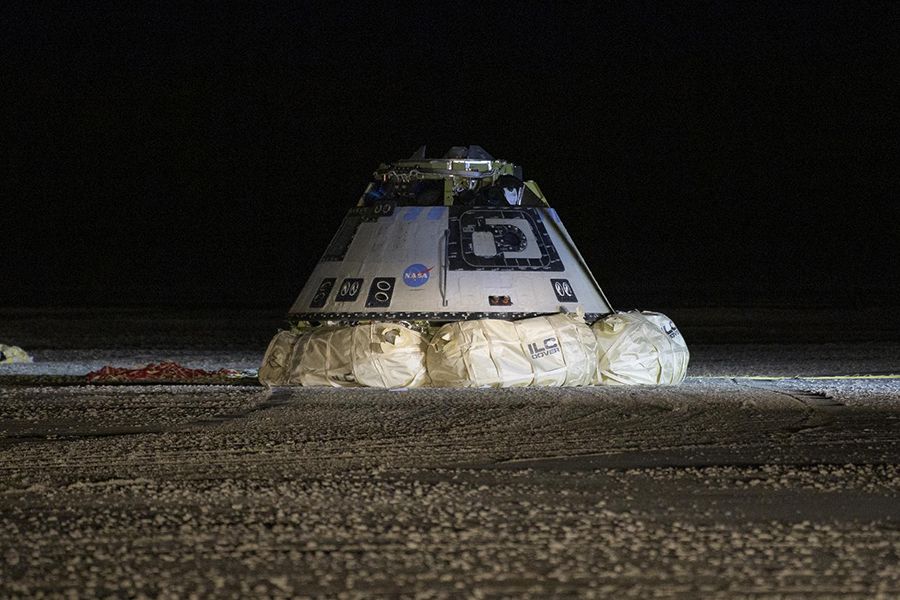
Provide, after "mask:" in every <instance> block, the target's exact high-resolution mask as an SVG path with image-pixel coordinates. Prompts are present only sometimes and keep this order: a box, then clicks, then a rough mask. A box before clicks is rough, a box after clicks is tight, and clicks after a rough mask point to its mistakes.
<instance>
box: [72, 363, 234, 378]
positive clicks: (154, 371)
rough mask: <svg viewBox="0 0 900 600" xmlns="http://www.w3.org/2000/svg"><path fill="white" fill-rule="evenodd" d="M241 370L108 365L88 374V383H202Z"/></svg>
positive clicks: (231, 375)
mask: <svg viewBox="0 0 900 600" xmlns="http://www.w3.org/2000/svg"><path fill="white" fill-rule="evenodd" d="M239 375H240V372H238V371H235V370H234V369H219V370H218V371H206V370H204V369H191V368H188V367H184V366H182V365H179V364H178V363H175V362H161V363H158V364H149V365H147V366H146V367H141V368H139V369H128V368H123V367H110V366H106V367H103V368H102V369H100V370H98V371H91V372H90V373H88V374H87V381H88V383H127V382H134V383H144V382H148V383H149V382H180V381H184V382H186V383H200V381H198V380H203V381H204V382H207V381H216V380H222V379H230V378H234V377H238V376H239Z"/></svg>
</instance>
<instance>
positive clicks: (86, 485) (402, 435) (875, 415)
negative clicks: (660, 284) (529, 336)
mask: <svg viewBox="0 0 900 600" xmlns="http://www.w3.org/2000/svg"><path fill="white" fill-rule="evenodd" d="M775 312H776V313H777V314H775V316H774V317H773V313H772V311H769V312H764V313H758V314H756V315H755V316H756V318H757V321H756V322H757V323H758V322H760V320H761V319H764V318H768V320H769V321H770V322H776V323H781V324H783V325H784V324H786V325H785V327H786V329H784V330H782V333H781V334H779V333H778V332H777V331H767V332H763V333H759V332H758V331H757V330H756V329H754V328H753V327H751V326H745V325H740V326H736V325H733V324H732V323H731V321H730V320H729V319H731V318H732V317H733V318H735V319H736V320H738V321H740V322H741V323H743V322H744V321H743V320H742V319H743V316H742V314H738V313H736V312H735V311H732V312H728V311H719V312H717V313H712V314H711V315H707V318H705V319H701V318H700V315H699V314H698V313H687V312H685V314H684V315H681V316H678V315H675V314H674V311H673V316H674V317H675V318H676V322H677V323H679V324H680V325H682V330H683V331H684V332H685V335H686V338H687V340H688V343H689V345H691V349H692V353H693V354H692V365H691V369H690V374H691V377H690V378H689V379H688V381H687V382H686V383H685V384H684V385H681V386H677V387H636V388H581V389H517V390H413V391H405V392H390V391H380V390H331V389H292V390H273V391H269V390H265V389H262V388H255V387H216V386H129V387H113V386H109V387H103V386H94V387H34V386H32V387H27V386H3V384H2V374H3V372H0V596H2V597H26V596H27V597H41V596H48V597H50V596H54V597H58V596H70V595H74V596H98V595H106V596H109V595H113V596H157V597H171V598H176V597H177V598H183V597H189V596H191V595H192V594H194V595H217V596H222V597H245V596H248V595H258V596H272V597H297V596H300V597H304V596H305V597H315V596H319V597H342V598H344V597H345V598H355V597H369V596H392V597H393V596H408V597H422V598H444V597H448V598H449V597H476V598H477V597H509V596H517V597H534V598H543V597H547V596H563V597H566V596H571V597H636V598H648V597H662V598H665V597H679V598H693V597H698V596H702V597H710V598H741V597H754V598H755V597H778V598H807V597H842V598H896V597H900V498H898V496H900V381H898V380H895V379H894V380H891V379H875V380H873V379H847V380H808V379H787V380H777V381H761V380H757V379H750V378H748V377H743V376H744V375H765V374H776V375H782V374H787V375H790V374H798V373H800V374H825V373H834V372H835V371H836V367H842V370H841V371H840V372H842V373H846V372H848V370H850V371H852V372H855V373H879V372H888V371H892V370H893V371H896V370H900V369H898V368H897V367H898V365H900V352H898V350H900V343H898V339H900V336H896V331H895V330H893V332H892V330H890V329H888V330H887V333H885V329H884V328H880V329H876V327H875V323H876V321H875V320H873V321H872V322H871V323H870V324H869V325H868V326H869V331H870V333H871V335H870V336H866V335H864V333H865V332H864V331H863V332H862V333H860V331H861V330H860V328H859V327H857V328H855V329H853V332H854V333H853V335H850V336H843V337H841V338H838V337H837V336H834V339H832V340H831V341H829V338H828V337H827V335H826V334H827V332H828V331H829V330H830V329H829V327H828V326H827V323H826V324H823V325H822V326H821V328H817V327H810V323H811V322H814V323H819V322H820V321H819V319H818V318H817V317H816V315H812V316H811V315H810V314H808V312H804V313H798V312H796V311H795V314H794V315H793V316H792V315H791V314H790V312H789V311H782V312H778V311H775ZM829 314H832V313H829ZM833 315H837V313H833ZM109 316H110V313H105V314H101V315H99V316H98V315H96V314H91V313H84V314H83V315H81V316H80V317H79V318H72V317H71V316H70V315H69V316H67V314H66V313H65V312H63V311H59V312H52V311H51V312H49V313H48V312H46V311H44V312H41V313H40V314H37V313H34V312H27V311H19V312H10V311H7V312H6V313H4V312H2V311H0V326H4V327H5V329H2V328H0V341H2V342H6V343H16V344H19V345H22V346H25V347H26V349H29V350H31V351H33V352H34V354H35V356H36V358H40V357H48V356H53V354H52V353H54V352H56V353H58V354H56V359H57V360H56V361H55V362H54V366H53V368H54V369H56V370H55V371H50V370H45V371H40V370H35V371H31V372H32V373H35V372H36V373H42V372H44V373H49V372H53V373H66V374H72V373H78V372H84V371H80V370H81V369H84V368H86V367H87V366H90V365H92V364H95V362H94V361H96V362H102V361H104V360H107V359H109V358H117V359H120V360H124V361H131V360H133V361H136V362H137V363H140V361H143V360H144V358H146V357H150V358H151V359H152V360H154V361H158V360H164V359H169V358H171V357H172V356H173V355H172V354H169V353H179V352H180V353H181V354H175V356H181V357H184V358H185V359H186V360H185V362H189V363H190V361H192V360H193V361H195V362H193V363H192V364H191V365H190V366H202V367H205V368H219V367H232V368H250V367H252V366H255V363H256V361H258V359H259V356H260V355H261V352H262V348H264V347H265V343H266V341H267V339H268V337H269V335H270V334H271V333H272V332H273V331H274V329H275V328H276V327H277V326H278V323H279V318H278V316H277V315H272V314H263V313H253V314H251V315H249V316H248V315H247V314H241V313H233V314H232V313H223V312H218V313H215V314H209V313H194V314H179V315H175V316H172V314H171V313H161V314H159V315H152V314H150V315H148V314H145V313H138V312H128V311H125V312H119V313H114V316H116V319H115V323H116V325H115V326H112V325H109V324H108V323H107V321H106V319H108V317H109ZM821 316H822V315H819V317H821ZM826 316H827V315H826ZM692 318H693V319H695V320H694V321H692ZM715 318H718V319H719V323H720V326H719V329H716V326H715V322H713V321H714V320H715ZM823 318H824V317H823ZM101 319H103V321H102V322H101ZM694 323H696V324H695V325H692V324H694ZM790 327H793V329H790ZM717 332H718V333H717ZM747 332H750V333H752V334H753V335H747ZM792 332H793V336H792V337H790V339H791V340H792V341H791V342H790V343H789V344H785V343H784V342H780V343H779V342H778V341H777V340H778V339H779V335H781V336H788V334H791V333H792ZM798 332H800V333H802V332H807V333H806V338H804V337H803V336H802V335H799V334H798ZM810 332H811V333H810ZM692 335H693V338H692ZM768 336H771V337H772V338H774V341H773V339H769V337H768ZM692 339H694V340H696V342H695V343H692ZM104 353H106V354H104ZM47 362H50V361H47ZM40 364H41V363H38V364H37V365H35V366H33V367H32V369H38V365H40ZM104 364H106V363H104ZM116 364H117V365H120V366H129V365H128V364H125V365H122V364H121V363H116ZM101 366H102V365H101ZM43 367H44V368H45V369H49V366H48V365H47V364H46V363H45V364H44V365H43ZM4 372H6V371H4Z"/></svg>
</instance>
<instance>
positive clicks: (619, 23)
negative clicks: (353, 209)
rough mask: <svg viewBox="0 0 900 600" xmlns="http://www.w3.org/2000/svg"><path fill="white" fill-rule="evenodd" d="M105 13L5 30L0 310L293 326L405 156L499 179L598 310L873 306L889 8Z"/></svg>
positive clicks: (35, 19)
mask: <svg viewBox="0 0 900 600" xmlns="http://www.w3.org/2000/svg"><path fill="white" fill-rule="evenodd" d="M126 4H127V3H123V4H122V6H117V7H115V8H109V9H100V8H93V9H87V8H85V7H84V6H81V5H79V4H73V5H71V6H70V8H68V9H66V10H50V9H41V8H35V7H33V6H32V5H31V4H27V3H26V4H22V5H20V6H19V7H10V6H9V5H6V8H3V9H0V10H2V11H3V14H2V16H3V19H2V25H0V26H2V28H3V32H2V34H0V44H2V61H0V62H2V64H0V75H2V86H0V88H2V91H0V94H2V96H3V106H4V108H3V110H2V128H3V129H2V138H0V139H2V141H3V143H2V150H0V157H2V165H3V169H2V189H0V192H2V202H3V208H2V211H0V224H2V227H0V231H2V240H0V247H2V248H3V257H2V259H0V260H2V262H0V265H2V266H0V304H4V305H22V306H33V305H48V304H51V305H54V304H61V305H79V306H88V305H118V304H130V305H140V304H163V305H176V304H178V305H209V306H215V305H226V304H227V305H247V306H250V305H257V306H261V305H264V306H271V307H275V308H277V307H283V308H284V310H285V311H287V309H288V308H289V305H290V303H291V302H292V301H293V299H294V297H295V296H296V294H297V293H298V292H299V290H300V288H301V286H302V285H303V283H304V281H305V279H306V277H307V276H308V275H309V273H310V272H311V270H312V267H313V266H314V264H315V262H316V261H317V260H318V258H319V256H320V255H321V253H322V251H323V250H324V248H325V246H326V244H327V242H328V240H329V239H330V237H331V235H332V234H333V233H334V231H335V229H336V227H337V226H338V224H339V223H340V221H341V218H342V216H343V214H344V213H345V211H346V210H347V209H348V208H349V207H350V206H352V205H353V204H354V203H355V202H356V201H357V199H358V198H359V195H360V193H361V192H362V190H363V189H364V187H365V185H366V183H367V181H368V180H369V178H370V176H371V173H372V171H373V170H374V169H375V167H377V166H378V164H379V163H380V162H382V161H389V160H392V159H396V158H405V157H406V156H408V155H410V154H411V153H412V152H413V151H414V150H415V149H416V148H417V147H418V146H420V145H421V144H427V145H428V147H429V148H430V149H431V150H432V152H431V154H436V155H441V154H443V153H444V151H445V150H446V149H447V148H449V147H450V146H452V145H468V144H478V145H481V146H483V147H484V148H486V149H487V150H488V151H489V152H491V153H492V154H493V155H494V156H496V157H498V158H505V159H508V160H511V161H514V162H516V163H517V164H521V165H522V166H523V167H524V172H525V176H526V178H530V179H535V180H536V181H537V182H538V183H539V184H540V186H541V188H542V190H543V191H544V193H545V194H546V195H547V197H548V199H549V200H550V203H551V205H552V206H554V207H555V208H556V209H557V210H558V212H559V214H560V216H561V218H562V220H563V222H564V223H565V224H566V225H567V227H568V228H569V230H570V232H571V234H572V236H573V238H574V239H575V241H576V243H578V245H579V247H580V249H581V251H582V253H583V254H584V255H585V258H586V259H587V261H588V263H589V264H590V265H591V266H592V268H593V270H594V273H595V275H596V277H597V279H598V280H599V281H600V283H601V285H602V286H603V288H604V290H605V291H606V293H607V295H608V296H609V298H610V300H611V301H612V303H613V305H614V306H617V307H622V308H626V307H630V306H639V307H641V308H646V309H654V308H656V309H664V308H666V307H668V306H673V305H679V304H692V303H706V304H717V303H718V304H734V303H741V304H773V303H774V304H779V303H783V304H796V303H799V302H812V303H814V304H823V303H824V304H829V303H837V304H843V305H847V306H862V305H868V304H877V303H881V304H883V303H886V302H889V303H896V302H897V300H896V295H897V294H896V293H897V292H898V291H900V267H898V264H897V263H898V256H897V253H898V246H900V245H898V243H897V235H898V231H900V227H898V216H900V215H898V208H897V201H898V182H900V177H898V165H900V161H898V155H900V153H898V150H900V118H898V109H900V85H898V77H900V76H898V73H900V5H898V4H897V3H866V2H848V3H828V2H816V3H793V2H790V3H787V2H779V3H772V4H765V3H763V4H760V3H747V2H729V3H719V4H707V3H687V4H684V5H682V4H673V3H651V4H645V3H625V4H621V5H619V4H616V5H613V4H603V5H601V6H600V7H596V6H592V5H590V4H588V3H582V4H574V5H570V4H569V3H549V2H547V3H534V4H532V3H515V2H508V3H503V4H497V5H491V6H486V5H485V3H481V2H452V3H446V2H442V3H426V2H422V3H413V4H402V3H386V4H381V5H377V6H376V5H371V6H368V7H367V8H364V9H361V10H360V9H358V8H356V4H355V3H352V4H351V3H334V5H335V6H334V7H332V8H328V9H322V8H320V7H318V6H316V5H314V4H304V3H296V5H292V4H294V3H292V4H288V5H283V6H281V7H279V6H277V5H275V4H268V3H259V4H258V5H257V6H255V7H253V8H248V9H246V10H243V11H233V10H230V9H229V10H225V9H224V8H222V7H217V6H216V5H214V4H210V5H208V6H207V7H206V8H204V9H202V10H200V9H198V10H196V11H194V12H191V11H187V10H178V11H169V10H163V9H161V8H159V7H151V8H147V7H144V8H135V7H131V6H126ZM623 303H624V304H625V306H623Z"/></svg>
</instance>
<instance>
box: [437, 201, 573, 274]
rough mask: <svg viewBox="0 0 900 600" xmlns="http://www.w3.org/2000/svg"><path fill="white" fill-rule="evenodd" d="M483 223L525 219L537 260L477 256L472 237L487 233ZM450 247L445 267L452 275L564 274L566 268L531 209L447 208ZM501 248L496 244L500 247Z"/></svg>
mask: <svg viewBox="0 0 900 600" xmlns="http://www.w3.org/2000/svg"><path fill="white" fill-rule="evenodd" d="M485 219H524V220H526V221H528V223H529V224H530V225H531V230H532V233H533V234H534V237H535V239H536V240H537V244H538V246H539V248H540V251H541V257H540V258H531V259H525V258H506V257H505V256H504V255H503V252H500V253H498V254H497V255H496V256H492V257H486V256H477V255H476V254H475V252H474V250H473V242H472V234H473V231H476V230H487V229H489V228H490V226H485V225H484V220H485ZM502 227H506V226H502V225H501V226H496V225H495V226H493V228H494V229H497V228H502ZM448 228H449V230H450V239H449V247H448V250H447V264H448V267H449V269H450V270H451V271H565V265H564V264H563V262H562V260H561V259H560V257H559V253H558V252H557V251H556V247H555V246H554V245H553V240H552V239H550V236H549V235H548V234H547V229H546V227H545V226H544V221H543V219H542V217H541V212H540V210H539V209H537V208H531V207H521V206H517V207H509V208H506V207H501V208H494V207H490V208H473V207H468V206H452V207H450V219H449V224H448ZM501 246H502V244H498V247H501Z"/></svg>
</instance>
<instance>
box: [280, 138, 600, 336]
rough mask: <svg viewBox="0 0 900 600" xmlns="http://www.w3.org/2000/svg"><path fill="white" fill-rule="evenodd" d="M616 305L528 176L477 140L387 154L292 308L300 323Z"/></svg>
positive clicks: (437, 320) (430, 319)
mask: <svg viewBox="0 0 900 600" xmlns="http://www.w3.org/2000/svg"><path fill="white" fill-rule="evenodd" d="M578 307H580V309H581V310H582V311H583V313H584V319H585V320H586V321H587V322H588V323H591V322H593V321H595V320H597V319H598V318H600V317H602V316H604V315H607V314H609V313H611V312H612V309H611V307H610V304H609V302H608V301H607V299H606V297H605V296H604V294H603V291H602V290H601V289H600V286H599V285H598V284H597V281H596V280H595V279H594V276H593V275H592V274H591V271H590V269H589V268H588V266H587V264H586V263H585V261H584V259H583V258H582V256H581V254H580V253H579V252H578V249H577V247H576V246H575V243H574V242H573V240H572V238H571V236H569V234H568V232H567V231H566V228H565V227H564V226H563V223H562V221H561V220H560V218H559V215H558V214H557V213H556V211H555V210H554V209H552V208H551V207H550V206H549V205H548V203H547V200H546V199H545V198H544V195H543V194H542V193H541V190H540V188H539V187H538V185H537V184H536V183H535V182H534V181H525V180H523V178H522V170H521V168H520V167H519V166H517V165H515V164H513V163H511V162H508V161H505V160H497V159H495V158H493V157H492V156H491V155H489V154H488V153H487V152H485V151H484V150H483V149H482V148H480V147H479V146H468V147H454V148H452V149H451V150H450V151H449V152H448V153H447V154H446V155H444V157H443V158H426V157H425V147H424V146H423V147H422V148H420V149H419V151H417V152H416V153H415V154H414V155H413V156H411V157H410V158H408V159H406V160H399V161H395V162H391V163H385V164H382V165H380V166H379V167H378V169H377V170H376V171H375V173H374V180H373V181H372V182H371V183H370V184H369V185H368V187H367V188H366V190H365V192H364V193H363V194H362V197H361V198H360V199H359V202H358V203H357V205H356V206H355V207H353V208H351V209H350V210H349V212H348V213H347V215H346V216H345V217H344V220H343V222H342V223H341V225H340V227H339V228H338V230H337V233H335V235H334V237H333V238H332V240H331V242H330V243H329V244H328V247H327V248H326V250H325V253H324V254H323V255H322V258H321V260H320V261H319V263H318V264H317V266H316V267H315V269H314V270H313V272H312V275H311V276H310V278H309V280H308V281H307V283H306V285H305V286H304V287H303V289H302V291H301V292H300V295H299V296H298V297H297V299H296V301H295V302H294V304H293V306H292V307H291V310H290V316H291V319H292V320H293V321H294V322H302V323H313V324H316V323H323V322H339V323H354V322H359V321H372V320H378V321H385V320H387V321H408V322H413V321H415V322H427V323H429V324H431V325H435V324H441V323H447V322H452V321H465V320H471V319H484V318H493V319H506V320H518V319H524V318H528V317H534V316H537V315H548V314H553V313H558V312H574V311H575V310H576V309H577V308H578Z"/></svg>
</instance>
